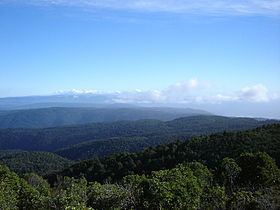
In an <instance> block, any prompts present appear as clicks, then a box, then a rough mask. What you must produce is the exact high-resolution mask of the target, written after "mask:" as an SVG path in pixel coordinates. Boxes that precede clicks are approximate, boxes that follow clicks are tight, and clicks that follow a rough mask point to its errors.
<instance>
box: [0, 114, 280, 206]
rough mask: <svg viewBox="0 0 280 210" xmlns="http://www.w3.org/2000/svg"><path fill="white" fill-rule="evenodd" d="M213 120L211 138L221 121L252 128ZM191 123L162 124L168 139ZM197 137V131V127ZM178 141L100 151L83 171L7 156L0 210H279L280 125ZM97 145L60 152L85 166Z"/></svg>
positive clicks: (48, 157) (52, 160)
mask: <svg viewBox="0 0 280 210" xmlns="http://www.w3.org/2000/svg"><path fill="white" fill-rule="evenodd" d="M195 119H196V120H197V118H194V119H193V122H194V120H195ZM200 119H205V118H200ZM210 119H211V121H212V122H213V126H212V127H211V126H210V127H208V128H209V131H207V132H206V134H207V133H208V132H209V133H212V132H211V131H213V130H216V129H217V127H218V126H219V125H220V124H219V123H220V122H221V121H223V122H224V123H225V124H224V127H223V128H225V127H227V128H232V130H235V129H234V128H237V127H238V126H240V127H241V125H248V121H247V119H244V121H243V122H244V124H242V120H241V121H240V119H239V122H240V123H241V124H239V125H238V121H235V122H234V123H233V122H232V121H230V120H228V118H220V117H216V118H215V117H214V118H213V116H212V118H207V120H208V121H210ZM237 119H238V118H237ZM185 120H186V119H185V118H182V119H178V120H174V121H170V122H166V123H164V125H166V126H167V125H168V124H169V125H168V129H169V130H163V131H162V132H163V133H162V135H163V134H164V133H168V132H167V131H174V133H175V132H181V133H180V134H184V133H187V132H189V130H190V129H191V128H190V127H188V125H185V123H184V122H185ZM215 120H216V121H215ZM217 121H218V122H219V123H217V124H216V125H215V122H217ZM140 122H141V123H142V122H150V123H151V124H152V125H156V126H155V127H153V129H151V127H150V126H151V125H150V124H146V126H147V130H145V129H143V130H145V132H146V133H148V134H150V135H151V136H152V135H154V133H153V131H154V128H157V129H158V130H160V128H158V127H157V123H159V122H160V123H162V122H161V121H140ZM202 122H203V121H202ZM256 122H259V121H256ZM269 122H272V121H269ZM121 123H126V122H121ZM227 123H228V124H227ZM261 123H263V124H266V123H264V122H261ZM102 125H103V124H102ZM110 125H111V124H110ZM115 125H116V124H115ZM201 125H203V123H201ZM206 125H207V123H205V127H206ZM208 125H209V123H208ZM233 125H236V126H233ZM172 126H173V128H172ZM196 126H197V128H196ZM202 127H203V126H202ZM240 127H239V128H240ZM245 127H246V126H245ZM252 127H255V126H252ZM67 128H68V127H67ZM132 128H133V127H132ZM130 129H131V128H130ZM143 130H140V131H141V132H143V133H145V132H144V131H143ZM155 130H156V129H155ZM193 130H194V131H195V132H198V131H199V129H198V125H196V124H194V126H193ZM237 130H238V129H237ZM12 131H13V130H12ZM35 131H36V130H35ZM140 131H139V130H133V129H132V131H130V132H136V133H139V132H140ZM122 132H123V131H120V133H122ZM195 132H194V133H195ZM160 136H161V135H158V137H160ZM174 136H175V137H176V135H170V136H169V138H170V139H172V137H174ZM178 136H180V135H178ZM148 137H149V135H147V136H139V137H134V136H129V135H128V136H127V137H126V138H125V140H122V137H112V138H111V139H110V140H107V141H106V144H110V145H114V143H115V142H123V144H124V147H126V145H127V141H128V139H130V141H131V142H138V144H140V145H139V147H141V143H142V140H146V138H148ZM115 138H117V139H115ZM175 140H176V139H173V141H170V143H168V144H162V145H158V146H155V147H149V148H146V149H144V150H143V151H141V152H136V153H127V152H126V153H119V152H121V151H122V149H119V150H117V146H109V147H107V146H106V147H104V148H103V147H101V146H99V148H100V151H102V152H96V157H95V158H93V159H90V160H84V161H80V162H77V163H73V162H72V161H69V160H67V159H65V158H62V157H60V156H58V155H55V154H52V153H49V152H33V151H19V150H5V151H1V152H0V209H1V210H2V209H3V210H15V209H19V210H27V209H28V210H52V209H53V210H56V209H58V210H65V209H71V210H74V209H78V210H87V209H88V210H90V209H166V210H169V209H182V210H183V209H193V210H205V209H207V210H221V209H225V210H240V209H244V210H253V209H254V210H267V209H271V210H278V209H280V187H279V186H280V169H279V166H280V124H266V125H262V126H261V127H257V128H254V129H251V130H246V131H244V130H243V129H239V130H238V131H223V130H221V131H220V132H218V133H212V134H209V135H199V136H192V137H191V138H190V139H189V140H188V141H179V140H177V141H175ZM144 142H145V141H144ZM94 143H96V144H97V145H95V146H94V148H98V143H99V141H98V140H97V141H89V142H84V143H82V144H81V145H79V147H78V148H77V153H75V149H73V150H71V149H69V148H68V149H65V150H60V152H66V151H69V154H64V155H65V156H69V157H71V156H72V159H79V158H80V157H78V156H76V155H77V154H78V153H81V154H83V153H86V148H87V146H89V147H91V146H92V144H94ZM83 144H84V145H85V146H84V147H83ZM88 144H89V145H88ZM128 145H129V144H128ZM130 146H131V145H130ZM142 147H143V148H145V146H142ZM106 148H109V150H111V149H112V148H115V149H116V151H115V152H116V153H118V154H113V155H109V156H108V155H107V154H110V152H108V153H106ZM79 149H80V150H79ZM92 152H93V151H90V153H92ZM99 154H103V155H99ZM103 156H104V157H103ZM86 157H87V155H85V158H86ZM7 166H8V167H9V168H8V167H7ZM15 172H16V173H15ZM46 173H47V174H46ZM40 175H42V176H40Z"/></svg>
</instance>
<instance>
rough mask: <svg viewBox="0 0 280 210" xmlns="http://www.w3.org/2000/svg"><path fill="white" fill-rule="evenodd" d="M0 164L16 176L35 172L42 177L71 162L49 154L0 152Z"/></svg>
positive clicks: (67, 165)
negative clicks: (15, 173) (16, 174)
mask: <svg viewBox="0 0 280 210" xmlns="http://www.w3.org/2000/svg"><path fill="white" fill-rule="evenodd" d="M0 164H4V165H6V166H8V167H9V168H10V169H11V170H13V171H15V172H17V173H18V174H24V173H30V172H35V173H37V174H40V175H44V174H46V173H50V172H51V171H53V172H54V171H59V170H62V169H64V168H66V167H69V166H70V165H72V164H73V162H72V161H70V160H67V159H65V158H62V157H60V156H58V155H55V154H52V153H49V152H26V151H7V150H6V151H1V150H0Z"/></svg>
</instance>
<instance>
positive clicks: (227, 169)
mask: <svg viewBox="0 0 280 210" xmlns="http://www.w3.org/2000/svg"><path fill="white" fill-rule="evenodd" d="M221 172H222V177H223V180H224V185H225V186H226V188H227V189H228V193H229V194H232V192H233V190H234V187H235V182H236V179H237V178H238V175H239V173H240V172H241V168H240V167H239V165H237V163H236V162H235V160H234V159H232V158H224V159H223V161H222V164H221Z"/></svg>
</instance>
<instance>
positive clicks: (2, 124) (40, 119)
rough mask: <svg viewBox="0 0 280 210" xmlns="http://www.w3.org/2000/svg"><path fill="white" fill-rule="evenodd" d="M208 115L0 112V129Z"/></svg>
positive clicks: (161, 110) (178, 111) (139, 110)
mask: <svg viewBox="0 0 280 210" xmlns="http://www.w3.org/2000/svg"><path fill="white" fill-rule="evenodd" d="M194 115H210V113H208V112H206V111H202V110H196V109H189V108H165V107H155V108H153V107H151V108H148V107H147V108H145V107H131V108H127V107H126V108H122V107H117V108H109V107H108V108H100V107H96V108H94V107H55V108H40V109H23V110H11V111H0V128H46V127H57V126H64V125H76V124H77V125H78V124H86V123H94V122H115V121H121V120H129V121H132V120H140V119H157V120H163V121H167V120H173V119H175V118H178V117H187V116H194Z"/></svg>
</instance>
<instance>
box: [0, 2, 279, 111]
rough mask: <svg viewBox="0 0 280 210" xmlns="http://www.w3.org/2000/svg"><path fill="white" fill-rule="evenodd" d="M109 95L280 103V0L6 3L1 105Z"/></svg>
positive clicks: (2, 8) (0, 21) (1, 24)
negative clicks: (7, 100)
mask: <svg viewBox="0 0 280 210" xmlns="http://www.w3.org/2000/svg"><path fill="white" fill-rule="evenodd" d="M112 92H113V93H117V94H119V95H120V97H118V99H119V102H126V101H127V102H133V101H141V102H151V103H190V102H191V103H193V104H195V103H197V104H201V103H229V102H236V101H243V102H244V101H245V102H248V103H251V104H256V106H259V104H260V103H266V104H268V103H274V104H275V103H276V102H275V101H279V97H280V1H279V0H242V1H241V0H235V1H231V0H211V1H209V0H196V1H191V0H149V1H147V0H142V1H140V0H75V1H74V0H0V97H12V96H28V95H51V94H65V93H67V94H68V93H74V94H89V93H91V94H109V93H110V94H111V93H112ZM279 105H280V104H279Z"/></svg>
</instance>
